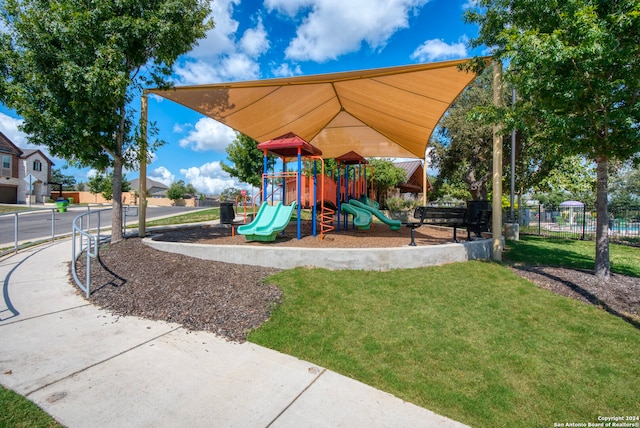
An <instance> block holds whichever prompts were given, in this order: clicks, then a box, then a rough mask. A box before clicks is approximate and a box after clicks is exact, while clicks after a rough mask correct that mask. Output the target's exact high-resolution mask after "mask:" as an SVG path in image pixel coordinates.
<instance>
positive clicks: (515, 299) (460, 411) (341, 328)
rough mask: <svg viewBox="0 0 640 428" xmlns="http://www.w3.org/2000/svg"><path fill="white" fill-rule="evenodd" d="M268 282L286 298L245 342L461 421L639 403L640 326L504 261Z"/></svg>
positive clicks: (581, 413)
mask: <svg viewBox="0 0 640 428" xmlns="http://www.w3.org/2000/svg"><path fill="white" fill-rule="evenodd" d="M270 280H271V282H273V283H275V284H277V285H278V286H279V287H281V289H282V290H283V292H284V296H285V297H284V302H283V303H282V305H281V306H280V307H279V308H278V309H276V310H275V312H274V314H273V316H272V318H271V320H270V321H269V322H267V323H266V324H264V325H263V326H262V327H260V328H259V329H257V330H256V331H254V332H252V333H251V335H250V336H249V340H250V341H252V342H254V343H257V344H260V345H263V346H267V347H269V348H272V349H276V350H278V351H281V352H284V353H287V354H290V355H294V356H296V357H298V358H301V359H304V360H307V361H311V362H314V363H315V364H318V365H320V366H323V367H327V368H329V369H331V370H334V371H336V372H339V373H342V374H344V375H346V376H349V377H352V378H355V379H358V380H360V381H362V382H364V383H366V384H369V385H372V386H374V387H376V388H379V389H382V390H384V391H387V392H390V393H392V394H394V395H396V396H398V397H400V398H402V399H404V400H407V401H410V402H412V403H415V404H417V405H419V406H423V407H426V408H428V409H431V410H433V411H435V412H437V413H440V414H443V415H446V416H448V417H451V418H453V419H456V420H459V421H461V422H464V423H466V424H470V425H472V426H478V427H498V426H504V427H511V426H553V423H554V422H566V421H576V422H585V423H586V422H587V421H592V422H597V417H598V416H599V415H605V414H627V415H628V414H633V412H635V411H637V409H638V403H639V402H640V390H638V388H637V387H636V386H637V385H638V382H639V381H640V353H639V352H638V351H637V350H638V349H640V331H638V329H636V328H634V327H633V326H631V325H629V324H628V323H626V322H624V321H622V320H620V319H618V318H616V317H614V316H611V315H609V314H608V313H606V312H605V311H603V310H599V309H597V308H594V307H591V306H588V305H585V304H582V303H579V302H577V301H574V300H571V299H567V298H564V297H560V296H557V295H554V294H552V293H550V292H548V291H545V290H542V289H539V288H538V287H536V286H535V285H533V284H531V283H530V282H528V281H526V280H524V279H522V278H520V277H518V276H516V275H515V274H513V273H512V272H511V271H510V270H509V269H508V268H507V267H505V266H503V265H500V264H496V263H490V262H468V263H460V264H451V265H446V266H440V267H430V268H422V269H409V270H397V271H390V272H355V271H353V272H347V271H345V272H340V273H336V272H331V271H327V270H322V269H294V270H288V271H283V272H281V273H279V274H276V275H274V276H272V277H271V278H270Z"/></svg>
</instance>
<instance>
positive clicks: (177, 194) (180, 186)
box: [167, 180, 188, 201]
mask: <svg viewBox="0 0 640 428" xmlns="http://www.w3.org/2000/svg"><path fill="white" fill-rule="evenodd" d="M187 193H188V192H187V187H186V186H185V184H184V180H178V181H174V182H173V183H171V185H170V186H169V188H168V189H167V198H169V199H171V200H172V201H175V200H177V199H182V198H184V195H186V194H187Z"/></svg>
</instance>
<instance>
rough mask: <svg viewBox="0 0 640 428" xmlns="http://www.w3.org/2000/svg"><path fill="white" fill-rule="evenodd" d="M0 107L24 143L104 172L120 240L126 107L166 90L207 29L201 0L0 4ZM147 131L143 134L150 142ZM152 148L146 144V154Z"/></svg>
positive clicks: (130, 141) (8, 0) (129, 160)
mask: <svg viewBox="0 0 640 428" xmlns="http://www.w3.org/2000/svg"><path fill="white" fill-rule="evenodd" d="M0 5H1V6H2V7H0V10H1V11H2V12H0V14H1V17H0V20H1V21H0V24H3V25H4V26H5V28H6V30H5V31H6V34H2V36H1V37H0V49H1V51H0V59H1V60H2V66H0V97H1V99H0V101H2V102H4V103H5V104H6V105H7V106H9V107H10V108H13V109H14V110H16V112H17V113H18V114H19V115H20V116H22V118H23V125H22V130H23V131H24V132H25V133H26V134H27V135H28V139H29V141H30V142H31V143H34V144H39V145H45V146H47V147H48V149H49V151H50V153H51V154H52V155H54V156H59V157H62V158H64V159H66V160H67V161H68V162H70V163H71V164H75V165H80V166H90V167H93V168H95V169H97V170H101V171H103V170H105V169H106V168H110V169H112V171H113V190H112V192H113V196H114V197H113V208H114V209H113V216H112V238H111V240H112V242H117V241H119V240H121V239H122V209H121V208H122V200H121V185H122V170H123V167H125V166H133V164H134V162H135V161H136V160H138V159H139V158H140V154H139V153H138V148H139V145H138V144H137V143H138V142H139V137H140V135H139V127H138V126H137V125H136V120H135V117H134V113H135V111H134V108H133V107H132V103H133V101H134V99H135V97H136V96H137V95H139V94H140V93H141V91H142V89H143V87H145V86H156V87H168V86H169V80H168V79H169V78H170V76H171V67H172V65H173V63H174V62H175V60H176V59H177V57H178V56H179V55H181V54H182V53H184V52H187V51H188V50H190V49H191V48H192V47H193V46H194V45H195V42H196V40H197V39H199V38H202V37H204V35H205V33H206V31H207V30H208V29H209V28H211V27H212V26H213V23H212V21H211V20H206V21H205V19H206V17H207V15H208V14H209V12H210V6H209V2H208V1H205V0H157V1H152V2H149V1H142V0H124V1H121V2H112V1H102V0H96V1H92V2H81V1H76V0H0ZM153 130H154V127H153V126H152V127H151V133H152V134H153V133H154V132H153ZM158 144H160V143H159V142H157V141H156V142H152V143H151V144H150V146H149V150H150V151H153V150H155V148H156V147H157V146H158Z"/></svg>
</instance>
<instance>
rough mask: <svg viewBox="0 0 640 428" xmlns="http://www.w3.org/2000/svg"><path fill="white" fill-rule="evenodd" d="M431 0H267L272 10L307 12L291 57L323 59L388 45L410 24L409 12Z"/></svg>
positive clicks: (293, 14)
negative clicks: (362, 46) (394, 35)
mask: <svg viewBox="0 0 640 428" xmlns="http://www.w3.org/2000/svg"><path fill="white" fill-rule="evenodd" d="M428 1H429V0H350V1H349V2H345V1H343V0H314V1H311V0H299V1H295V0H266V1H265V6H266V7H267V9H268V10H269V11H272V10H277V11H279V12H282V13H285V14H287V15H288V16H290V17H292V18H296V19H297V16H298V15H303V16H304V18H303V21H302V24H301V25H300V26H299V27H298V29H297V33H296V36H295V38H294V39H293V40H292V41H291V43H290V44H289V46H288V47H287V49H286V51H285V53H286V57H287V58H288V59H292V60H300V61H317V62H323V61H327V60H330V59H336V58H337V57H338V56H340V55H342V54H346V53H350V52H355V51H357V50H359V49H360V47H361V45H362V43H363V42H366V43H367V44H368V45H369V47H370V48H372V49H374V50H380V49H382V48H384V46H385V45H386V43H387V41H388V40H389V38H390V37H391V36H392V35H393V34H394V33H395V32H397V31H398V30H400V29H402V28H407V27H408V26H409V15H410V14H412V13H417V11H418V9H419V8H420V7H422V6H423V5H424V4H426V3H427V2H428Z"/></svg>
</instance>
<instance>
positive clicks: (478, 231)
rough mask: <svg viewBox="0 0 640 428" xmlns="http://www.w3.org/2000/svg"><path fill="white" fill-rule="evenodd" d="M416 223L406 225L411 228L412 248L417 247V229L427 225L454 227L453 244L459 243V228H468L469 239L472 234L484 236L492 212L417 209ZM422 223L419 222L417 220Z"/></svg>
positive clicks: (445, 208)
mask: <svg viewBox="0 0 640 428" xmlns="http://www.w3.org/2000/svg"><path fill="white" fill-rule="evenodd" d="M413 217H414V218H415V219H416V221H414V222H407V223H405V225H406V226H407V227H410V228H411V243H410V244H409V245H410V246H415V245H416V243H415V229H417V228H418V227H420V226H422V225H424V224H426V225H433V226H446V227H453V242H458V227H466V229H467V239H469V240H470V239H471V232H474V233H475V235H476V236H482V232H483V231H486V230H487V227H488V225H489V222H490V221H491V210H486V209H479V210H469V209H467V208H463V207H425V206H420V207H416V209H415V210H414V212H413ZM418 219H419V220H420V221H417V220H418Z"/></svg>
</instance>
